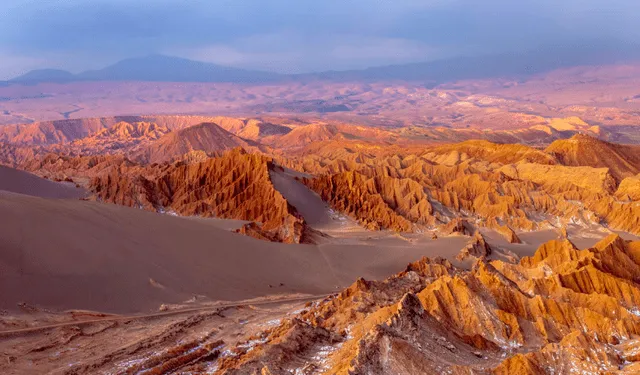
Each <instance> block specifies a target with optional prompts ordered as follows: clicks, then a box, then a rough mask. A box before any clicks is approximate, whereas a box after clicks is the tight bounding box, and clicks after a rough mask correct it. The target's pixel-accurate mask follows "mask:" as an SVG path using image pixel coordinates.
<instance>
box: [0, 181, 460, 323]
mask: <svg viewBox="0 0 640 375" xmlns="http://www.w3.org/2000/svg"><path fill="white" fill-rule="evenodd" d="M464 241H465V239H464V238H462V237H461V238H460V239H456V238H454V239H453V242H454V243H452V244H451V248H452V249H453V248H455V249H458V248H459V247H460V246H461V244H462V243H464ZM458 242H459V243H458ZM435 243H436V242H434V245H431V248H433V246H435ZM442 244H444V243H442ZM0 248H2V249H3V251H2V253H1V258H0V295H2V299H1V300H0V309H9V310H13V309H15V308H16V307H17V305H16V304H17V303H19V302H26V303H29V304H35V305H38V306H42V307H48V308H54V309H71V308H83V309H93V310H99V311H106V312H139V311H148V310H152V309H156V308H157V307H158V306H159V305H160V304H162V303H177V302H181V301H184V300H186V299H188V298H191V297H192V296H193V295H205V296H207V297H209V298H211V299H216V300H217V299H221V300H240V299H246V298H252V297H258V296H265V295H270V294H278V293H292V292H299V293H311V294H320V293H327V292H334V291H336V290H337V288H341V287H344V286H345V285H347V284H349V283H351V282H353V281H354V280H355V279H356V278H357V277H359V276H365V277H370V278H373V277H378V278H380V277H384V276H386V275H388V274H389V273H390V272H397V271H398V270H401V269H402V268H403V267H404V266H405V265H406V264H407V263H409V262H410V261H411V260H413V259H417V258H419V257H420V256H421V255H429V254H430V252H431V251H430V250H429V249H430V246H424V247H422V246H421V247H396V248H387V247H384V246H378V247H375V246H367V245H363V246H358V247H351V246H342V247H340V246H338V245H332V246H329V247H318V246H312V245H284V244H278V243H270V242H266V241H260V240H256V239H253V238H250V237H246V236H242V235H239V234H235V233H231V232H228V231H225V230H221V229H218V228H216V227H214V226H213V225H210V224H208V223H206V222H203V221H202V220H190V219H186V218H180V217H173V216H170V215H159V214H156V213H150V212H145V211H142V210H137V209H132V208H126V207H121V206H116V205H109V204H101V203H95V202H86V201H67V200H65V201H61V200H48V199H42V198H35V197H29V196H25V195H19V194H13V193H6V192H0ZM338 250H344V251H338ZM152 280H153V281H152ZM280 283H283V284H284V286H280ZM269 285H271V286H272V287H270V286H269Z"/></svg>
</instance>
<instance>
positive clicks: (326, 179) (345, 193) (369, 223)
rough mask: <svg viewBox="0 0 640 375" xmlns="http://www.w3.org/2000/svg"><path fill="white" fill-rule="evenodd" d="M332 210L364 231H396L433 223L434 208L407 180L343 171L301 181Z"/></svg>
mask: <svg viewBox="0 0 640 375" xmlns="http://www.w3.org/2000/svg"><path fill="white" fill-rule="evenodd" d="M303 181H304V183H305V184H307V185H308V186H309V187H310V188H311V189H313V190H315V191H316V192H317V193H318V194H319V195H320V197H321V198H322V199H323V200H325V201H327V202H329V204H331V206H332V207H334V208H335V209H337V210H340V211H342V212H346V213H348V214H349V215H351V216H353V217H354V218H356V219H357V220H358V221H359V222H360V223H361V224H363V225H364V226H365V227H366V228H369V229H372V230H379V229H382V228H388V229H392V230H395V231H399V232H408V231H412V230H413V225H414V224H413V223H415V224H418V225H429V224H433V222H434V217H433V216H432V215H431V214H432V213H433V208H432V207H431V204H430V203H429V200H428V197H427V195H426V194H425V193H424V191H423V189H422V187H421V186H420V185H419V184H418V183H416V182H415V181H412V180H409V179H404V180H400V179H394V178H391V177H384V176H376V177H371V178H369V177H367V176H364V175H362V174H360V173H358V172H345V173H341V174H337V175H333V176H323V177H319V178H316V179H304V180H303Z"/></svg>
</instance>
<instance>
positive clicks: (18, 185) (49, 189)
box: [0, 165, 85, 199]
mask: <svg viewBox="0 0 640 375" xmlns="http://www.w3.org/2000/svg"><path fill="white" fill-rule="evenodd" d="M0 190H5V191H10V192H13V193H19V194H25V195H32V196H35V197H43V198H60V199H63V198H69V199H78V198H82V197H83V196H84V195H85V191H84V190H83V189H80V188H76V187H75V186H74V185H73V184H72V183H65V182H54V181H49V180H45V179H44V178H40V177H38V176H35V175H33V174H31V173H28V172H24V171H19V170H17V169H13V168H9V167H5V166H2V165H0Z"/></svg>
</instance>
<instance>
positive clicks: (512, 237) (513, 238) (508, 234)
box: [492, 225, 522, 243]
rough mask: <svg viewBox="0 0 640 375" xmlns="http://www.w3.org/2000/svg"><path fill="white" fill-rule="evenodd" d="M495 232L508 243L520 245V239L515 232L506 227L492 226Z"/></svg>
mask: <svg viewBox="0 0 640 375" xmlns="http://www.w3.org/2000/svg"><path fill="white" fill-rule="evenodd" d="M492 228H493V229H494V230H495V231H496V232H498V233H500V234H501V235H502V237H504V239H505V240H507V242H509V243H522V241H521V240H520V237H518V235H517V234H516V232H515V231H514V230H513V229H511V228H510V227H509V226H508V225H494V226H493V227H492Z"/></svg>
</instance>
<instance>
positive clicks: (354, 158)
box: [0, 116, 640, 243]
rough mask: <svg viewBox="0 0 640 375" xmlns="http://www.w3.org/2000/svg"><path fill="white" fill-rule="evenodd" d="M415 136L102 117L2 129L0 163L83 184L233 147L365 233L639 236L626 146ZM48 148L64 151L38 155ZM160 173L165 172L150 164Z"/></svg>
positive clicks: (328, 127) (324, 126)
mask: <svg viewBox="0 0 640 375" xmlns="http://www.w3.org/2000/svg"><path fill="white" fill-rule="evenodd" d="M198 121H206V122H202V123H198ZM276 121H279V123H276ZM549 126H553V127H555V128H562V129H563V130H562V129H561V130H556V131H560V132H561V133H559V134H566V133H567V132H569V130H567V129H565V128H567V127H572V126H573V127H578V128H581V126H582V125H581V123H580V122H579V121H578V120H577V119H568V120H567V119H564V120H562V121H560V120H558V119H556V120H554V121H552V122H551V123H550V125H549ZM555 128H554V129H555ZM425 131H426V130H425ZM429 131H430V132H431V131H433V132H435V131H436V130H433V129H431V130H429ZM422 133H423V131H422V130H420V129H415V128H411V127H408V128H400V129H393V128H385V129H381V128H375V127H363V126H353V125H347V124H339V123H338V124H333V123H323V122H311V123H301V122H298V121H294V120H291V121H288V120H287V119H286V118H279V119H270V120H269V121H267V120H264V121H261V120H255V119H234V118H227V117H211V118H207V117H189V116H186V117H185V116H175V117H171V116H165V117H162V116H159V117H132V118H104V119H87V120H82V121H66V122H51V123H40V124H32V125H28V126H27V125H25V126H21V127H13V128H9V129H8V130H5V131H4V133H3V134H4V137H6V139H7V140H10V141H11V142H12V143H10V144H3V145H1V146H0V157H1V158H2V161H3V163H4V164H8V165H11V166H18V167H22V168H25V169H28V170H31V171H34V172H36V173H38V174H41V175H45V176H48V177H53V178H60V179H65V178H67V177H71V178H72V179H74V181H76V182H79V183H81V184H83V185H87V184H88V183H89V179H91V178H93V177H95V176H96V175H98V174H100V173H97V171H98V170H101V169H103V168H104V167H106V166H109V165H111V164H113V163H115V164H118V163H120V162H121V161H118V160H122V162H123V161H124V159H125V158H126V159H129V160H132V161H134V162H135V163H142V164H150V163H166V162H172V161H176V160H184V161H187V162H188V163H189V164H194V163H196V162H205V161H206V160H207V158H208V157H211V156H217V155H220V154H221V153H223V152H225V151H226V150H229V149H230V148H234V147H242V148H244V149H246V150H248V151H250V152H256V153H260V152H262V153H265V154H267V155H269V156H270V157H272V158H273V159H274V160H275V161H276V163H277V164H279V165H282V166H285V167H288V168H291V169H294V170H297V171H299V172H303V173H306V174H307V175H306V177H305V178H304V180H303V181H304V183H305V184H306V185H307V186H308V187H309V188H311V189H312V190H314V191H316V192H317V193H318V194H319V195H320V196H321V198H322V199H323V200H324V201H326V202H327V203H329V205H331V206H332V208H333V209H334V210H337V211H339V212H342V213H345V214H348V215H350V216H352V217H353V218H355V219H356V220H358V221H359V222H360V223H361V224H362V225H363V226H365V227H366V228H368V229H373V230H377V229H391V230H394V231H398V232H422V231H424V230H435V231H441V232H445V233H450V232H451V228H449V226H452V225H453V226H455V219H464V220H465V221H466V222H467V223H468V226H469V227H474V228H475V227H489V228H493V229H495V230H496V231H498V232H499V233H501V234H502V235H503V236H504V237H505V239H506V240H507V241H509V242H511V243H518V242H519V238H518V235H517V234H516V232H517V231H530V230H538V229H550V228H560V227H563V226H565V225H568V224H575V225H582V226H588V225H592V224H593V225H600V224H603V225H607V226H609V227H610V228H612V229H619V230H625V231H629V232H633V233H640V225H639V224H640V211H639V210H640V208H639V206H638V205H637V204H636V202H637V200H638V197H640V195H639V194H640V193H638V191H637V190H638V188H637V186H636V185H638V184H637V183H636V182H637V175H638V173H637V172H638V168H639V167H638V165H639V163H638V156H637V154H638V153H637V152H636V151H637V149H636V148H635V146H623V145H617V144H613V143H608V142H604V141H600V140H598V139H595V138H593V137H590V136H587V135H581V134H579V135H576V136H573V137H572V138H571V139H567V140H559V141H556V142H554V143H553V144H551V145H550V146H549V147H548V148H547V149H545V150H541V149H538V148H533V147H530V146H527V145H522V144H495V143H490V142H488V141H486V140H470V141H465V142H461V143H450V144H434V139H438V140H439V141H446V140H451V139H465V138H466V137H467V136H468V134H466V133H465V131H464V130H452V129H449V130H446V131H443V132H441V133H442V134H440V135H439V136H440V137H441V138H437V137H435V135H433V134H432V135H430V136H429V137H426V138H420V137H419V136H418V135H419V134H422ZM29 134H31V135H37V136H34V137H30V136H29V137H28V136H27V135H29ZM86 134H90V135H88V136H87V135H86ZM554 134H555V133H554ZM243 136H244V137H247V138H246V139H245V138H243ZM34 144H40V146H33V145H34ZM25 145H32V146H25ZM50 152H53V153H56V154H59V155H68V156H58V157H56V156H46V155H47V153H50ZM87 155H95V156H94V159H91V158H90V157H89V156H87ZM109 155H113V156H109ZM73 156H77V157H75V158H74V157H73ZM65 158H66V159H65ZM63 159H64V160H65V161H63ZM126 163H129V162H128V161H127V162H126ZM157 168H160V169H162V168H163V167H159V166H156V167H153V168H151V169H157ZM88 169H90V170H91V171H88ZM83 171H86V172H83ZM154 173H155V172H154ZM135 174H138V176H131V178H139V177H144V178H147V177H148V176H147V172H143V170H140V171H134V172H133V175H135ZM151 177H155V176H151ZM132 194H134V193H132ZM136 194H137V195H139V193H135V194H134V195H136ZM135 199H138V198H135ZM135 199H133V198H131V197H129V198H124V197H123V199H121V200H120V201H121V202H125V201H127V200H133V201H135ZM196 211H197V210H196ZM201 211H202V210H201ZM185 213H186V211H185ZM234 216H235V215H234ZM253 216H254V215H248V217H253ZM452 222H453V223H454V224H451V223H452ZM247 231H248V232H255V228H250V227H247V228H245V232H247ZM463 232H464V231H463ZM467 232H468V233H467V234H473V232H474V230H473V229H469V230H468V231H467Z"/></svg>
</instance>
